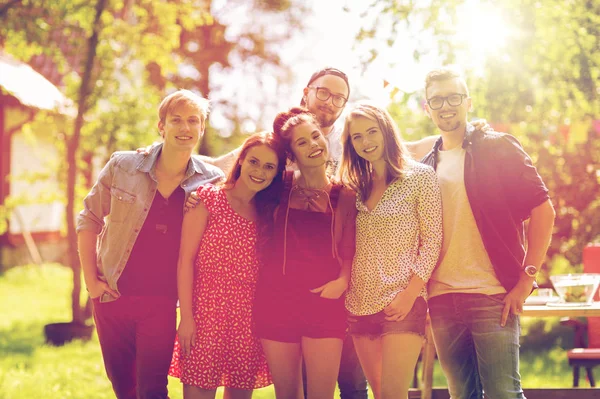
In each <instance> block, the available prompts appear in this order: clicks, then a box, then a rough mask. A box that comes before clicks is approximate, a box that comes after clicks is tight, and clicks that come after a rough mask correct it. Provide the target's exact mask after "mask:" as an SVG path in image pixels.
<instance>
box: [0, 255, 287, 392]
mask: <svg viewBox="0 0 600 399" xmlns="http://www.w3.org/2000/svg"><path fill="white" fill-rule="evenodd" d="M71 287H72V283H71V271H70V269H68V268H66V267H63V266H60V265H45V266H41V267H35V266H22V267H17V268H13V269H10V270H9V271H7V272H5V273H4V274H2V275H0V292H1V293H2V300H1V301H0V315H2V317H0V354H1V355H0V399H27V398H47V397H52V398H76V399H113V398H114V394H113V393H112V389H111V386H110V383H109V381H108V379H107V378H106V374H105V372H104V366H103V363H102V355H101V353H100V346H99V344H98V337H97V336H96V335H95V334H94V336H93V338H92V339H91V340H90V341H88V342H82V341H75V342H72V343H69V344H67V345H64V346H62V347H53V346H49V345H46V344H45V343H44V333H43V329H44V325H45V324H48V323H55V322H65V321H70V315H69V313H70V302H69V301H70V298H71V294H70V291H71ZM222 395H223V394H222V391H219V392H217V397H218V398H221V397H222ZM169 396H171V397H172V398H181V397H182V389H181V384H180V382H179V380H178V379H175V378H169ZM274 396H275V395H274V393H273V388H272V387H267V388H263V389H260V390H256V391H255V393H254V396H253V397H254V398H257V399H267V398H272V397H274Z"/></svg>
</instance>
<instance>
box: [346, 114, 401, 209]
mask: <svg viewBox="0 0 600 399" xmlns="http://www.w3.org/2000/svg"><path fill="white" fill-rule="evenodd" d="M355 118H367V119H369V120H372V121H374V122H377V124H378V125H379V129H380V130H381V133H382V134H383V143H384V152H383V158H384V160H385V164H386V167H385V171H386V185H388V184H390V183H392V182H393V181H394V180H396V179H402V178H403V177H404V173H405V170H406V165H407V162H408V161H409V159H410V156H409V155H408V151H407V150H406V147H405V146H404V144H403V143H402V140H401V138H400V132H399V130H398V126H397V125H396V123H395V122H394V120H393V119H392V116H391V115H390V114H389V112H387V111H386V110H385V109H383V108H380V107H377V106H375V105H372V104H368V103H360V104H357V105H355V106H354V108H352V110H351V111H350V112H349V113H348V115H347V116H346V120H345V121H344V132H343V133H342V142H343V146H344V151H343V155H342V162H341V165H340V170H339V178H340V179H341V180H342V181H343V182H344V183H345V184H347V185H349V186H350V187H351V188H352V189H353V190H354V191H356V192H357V193H359V194H360V196H361V199H362V201H366V200H367V198H369V195H370V194H371V190H372V188H373V168H372V166H371V163H370V162H369V161H367V160H365V159H364V158H362V157H361V156H360V155H358V154H357V153H356V151H355V150H354V147H353V146H352V142H351V140H350V124H351V123H352V121H353V120H354V119H355Z"/></svg>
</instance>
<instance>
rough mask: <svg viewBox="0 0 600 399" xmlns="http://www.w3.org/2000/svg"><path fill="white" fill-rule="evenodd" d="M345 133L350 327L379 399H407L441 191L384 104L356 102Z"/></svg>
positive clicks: (436, 240) (438, 240)
mask: <svg viewBox="0 0 600 399" xmlns="http://www.w3.org/2000/svg"><path fill="white" fill-rule="evenodd" d="M342 137H343V142H344V144H343V145H344V153H343V161H342V165H341V170H340V174H341V176H342V177H343V180H344V181H348V184H349V185H350V186H351V187H353V188H354V189H355V190H356V191H357V192H358V196H357V201H356V206H357V209H358V215H357V217H356V254H355V257H354V262H353V264H352V278H351V282H350V288H349V290H348V295H347V297H346V308H347V309H348V312H349V313H350V317H349V329H348V331H349V333H350V335H352V338H353V340H354V346H355V348H356V353H357V355H358V358H359V360H360V364H361V365H362V368H363V370H364V372H365V375H366V377H367V380H368V381H369V385H370V386H371V389H372V390H373V394H374V396H375V398H376V399H380V398H407V397H408V388H409V386H410V380H411V378H412V376H413V372H414V369H415V364H416V363H417V359H418V357H419V352H420V351H421V345H422V343H423V336H424V335H425V320H426V317H427V303H426V299H427V290H426V287H425V284H426V283H427V281H428V280H429V277H430V276H431V272H432V271H433V269H434V267H435V265H436V262H437V259H438V256H439V253H440V248H441V244H442V205H441V195H440V188H439V185H438V181H437V177H436V174H435V171H434V170H433V169H432V168H431V167H429V166H427V165H423V164H421V163H418V162H416V161H413V160H412V159H410V158H409V156H408V155H407V151H406V148H405V147H404V145H403V144H402V141H401V139H400V133H399V132H398V127H397V126H396V123H395V122H394V121H393V119H392V117H391V116H390V114H389V113H388V112H387V111H386V110H385V109H384V108H381V107H377V106H374V105H370V104H358V105H356V106H355V107H354V108H353V109H351V110H350V112H349V114H348V116H347V117H346V122H345V126H344V133H343V134H342Z"/></svg>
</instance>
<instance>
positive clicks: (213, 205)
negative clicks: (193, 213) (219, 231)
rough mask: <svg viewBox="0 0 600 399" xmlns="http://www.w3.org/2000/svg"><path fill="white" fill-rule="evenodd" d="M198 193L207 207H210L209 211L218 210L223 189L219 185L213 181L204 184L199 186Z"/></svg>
mask: <svg viewBox="0 0 600 399" xmlns="http://www.w3.org/2000/svg"><path fill="white" fill-rule="evenodd" d="M196 194H197V195H198V198H199V199H200V201H202V203H203V204H204V206H205V207H206V209H208V212H210V213H214V212H215V211H216V209H217V202H218V200H219V197H220V194H221V189H220V188H219V187H217V186H215V185H214V184H211V183H206V184H204V185H203V186H200V187H198V189H197V190H196Z"/></svg>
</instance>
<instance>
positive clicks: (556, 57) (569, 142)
mask: <svg viewBox="0 0 600 399" xmlns="http://www.w3.org/2000/svg"><path fill="white" fill-rule="evenodd" d="M475 3H480V4H482V5H484V6H490V7H494V8H493V11H494V13H495V14H496V15H501V16H502V17H503V20H504V21H506V26H509V27H510V29H511V31H512V33H511V34H510V35H508V37H507V38H506V43H505V44H504V45H503V46H499V47H498V48H481V46H480V47H479V48H476V49H472V48H469V43H468V40H469V39H472V37H470V38H469V37H467V39H466V40H463V39H461V35H460V34H459V33H460V29H461V27H462V26H463V25H464V23H465V15H464V13H465V12H466V10H468V9H467V8H461V7H464V6H465V5H468V6H469V7H472V6H474V4H475ZM365 16H370V18H365V20H366V21H372V22H371V23H370V24H368V25H365V26H364V27H363V28H362V30H361V32H360V33H359V35H358V37H357V38H358V39H359V40H361V41H362V42H363V43H370V42H369V41H370V40H371V41H372V40H373V38H379V40H380V43H381V42H382V41H384V40H386V39H387V44H388V45H389V46H393V45H394V43H395V41H396V38H397V37H398V35H400V34H408V35H410V36H411V38H414V40H415V43H416V45H415V52H414V58H415V60H417V61H418V60H420V59H423V58H424V57H426V56H431V55H432V54H433V55H436V56H437V57H438V59H439V60H440V63H441V64H452V63H461V64H467V63H468V62H469V61H471V60H473V59H474V58H475V59H477V57H479V56H481V55H482V54H483V53H485V54H487V56H486V57H485V58H484V59H483V60H482V61H481V62H480V63H479V64H477V65H474V66H473V65H471V66H469V67H467V68H466V69H467V71H466V72H467V78H468V83H469V87H470V90H471V96H472V97H473V103H474V106H475V114H476V115H477V116H479V117H484V118H486V119H487V120H489V121H491V123H492V124H493V125H494V126H496V127H497V128H498V129H500V130H505V131H507V132H509V133H511V134H513V135H515V136H517V137H518V138H519V140H520V141H521V143H522V144H523V145H524V147H525V148H526V150H527V151H528V152H529V154H530V155H531V156H532V158H533V159H534V162H535V164H536V166H537V168H538V170H539V172H540V174H541V175H542V177H543V179H544V181H545V182H546V184H547V186H548V188H549V190H550V194H551V197H552V201H553V203H554V205H555V207H556V209H557V218H556V224H555V231H554V236H553V242H552V245H551V248H550V249H549V251H548V256H549V258H551V257H553V256H556V255H562V256H564V257H565V258H566V259H567V260H568V261H569V262H570V264H571V265H573V266H575V265H578V264H580V263H581V254H582V248H583V246H585V245H586V244H587V243H588V242H592V241H597V240H599V239H600V132H598V130H597V128H596V129H594V128H593V126H592V124H591V121H592V120H598V119H600V86H599V84H598V82H600V52H598V48H600V46H599V33H600V29H599V26H600V3H598V2H595V1H591V0H588V1H579V2H563V1H559V0H550V1H545V2H543V3H542V2H539V1H534V0H525V1H521V0H520V1H516V0H500V1H496V2H493V3H488V2H473V1H470V2H468V1H464V0H452V1H447V2H429V3H427V4H426V5H424V4H422V3H417V2H412V1H392V0H381V1H376V2H373V3H372V4H371V6H370V7H369V9H368V10H367V11H366V12H365ZM487 17H489V15H482V14H480V15H477V14H474V15H470V16H468V17H467V18H471V19H477V18H480V19H482V21H483V23H482V24H483V25H485V24H489V23H490V21H489V20H488V19H487ZM385 21H387V23H386V22H385ZM390 21H391V22H390ZM407 32H408V33H407ZM496 33H498V32H494V31H493V29H492V28H489V29H487V28H485V27H484V28H482V29H480V30H478V31H475V32H472V35H481V36H482V37H487V36H486V35H489V37H490V39H491V38H493V35H494V34H496ZM381 52H382V49H381V48H379V47H377V46H376V45H373V46H372V48H371V51H370V52H369V53H368V54H367V56H366V57H365V63H366V64H369V63H371V62H373V60H375V59H377V58H378V57H379V55H380V53H381ZM424 73H425V71H424ZM422 96H423V94H422V92H418V93H409V94H408V95H406V96H404V97H402V98H400V99H397V101H396V104H393V105H392V106H391V110H392V112H393V113H394V112H396V116H401V118H400V119H398V121H399V124H400V126H401V127H403V128H404V130H405V131H406V130H407V129H408V130H410V129H412V130H413V131H417V130H421V129H423V122H422V121H423V120H424V118H425V116H424V115H423V114H421V116H419V117H414V114H413V116H412V117H409V118H406V113H407V111H406V105H407V104H408V103H409V102H410V101H413V102H414V101H416V102H422V101H423V98H422ZM427 129H430V128H427ZM569 133H570V134H569Z"/></svg>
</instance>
